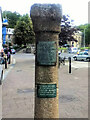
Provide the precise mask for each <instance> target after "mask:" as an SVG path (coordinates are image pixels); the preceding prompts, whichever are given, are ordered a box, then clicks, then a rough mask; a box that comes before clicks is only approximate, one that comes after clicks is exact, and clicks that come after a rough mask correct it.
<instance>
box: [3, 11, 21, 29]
mask: <svg viewBox="0 0 90 120" xmlns="http://www.w3.org/2000/svg"><path fill="white" fill-rule="evenodd" d="M20 17H21V15H20V14H19V13H17V12H13V13H12V12H10V11H4V12H3V13H2V18H7V20H8V28H14V27H15V25H16V22H17V20H19V19H20Z"/></svg>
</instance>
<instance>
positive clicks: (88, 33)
mask: <svg viewBox="0 0 90 120" xmlns="http://www.w3.org/2000/svg"><path fill="white" fill-rule="evenodd" d="M78 29H79V30H81V31H82V33H83V34H82V37H83V39H84V37H85V46H89V45H90V24H85V25H80V26H78Z"/></svg>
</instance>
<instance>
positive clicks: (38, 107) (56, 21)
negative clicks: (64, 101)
mask: <svg viewBox="0 0 90 120" xmlns="http://www.w3.org/2000/svg"><path fill="white" fill-rule="evenodd" d="M61 17H62V10H61V5H59V4H57V5H56V4H34V5H33V6H32V8H31V19H32V22H33V28H34V32H35V35H36V44H37V43H38V42H43V41H44V42H45V41H46V42H48V41H49V42H50V41H51V42H52V41H55V42H56V46H57V48H58V40H59V39H58V34H59V33H60V30H61V28H60V22H61ZM57 51H58V50H56V52H57ZM36 56H37V47H36ZM57 56H58V55H57ZM35 63H36V64H35V118H57V119H58V118H59V105H58V103H59V99H58V57H57V61H56V65H54V66H39V65H37V57H36V60H35ZM38 83H39V84H44V83H46V84H48V83H49V84H50V83H51V84H54V83H56V85H57V95H56V97H55V98H38V97H37V84H38Z"/></svg>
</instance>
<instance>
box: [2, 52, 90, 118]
mask: <svg viewBox="0 0 90 120" xmlns="http://www.w3.org/2000/svg"><path fill="white" fill-rule="evenodd" d="M22 58H24V59H22ZM15 59H16V64H15V66H11V67H10V69H9V72H8V74H7V75H6V77H5V79H4V81H3V85H2V91H3V93H2V101H3V102H2V116H3V118H33V117H34V79H35V72H34V71H35V65H34V56H33V55H29V54H17V55H16V56H15ZM58 71H59V112H60V113H59V114H60V118H87V117H88V63H87V62H80V61H79V62H76V61H74V62H72V73H71V74H69V73H68V62H67V63H66V64H65V65H61V66H60V68H59V70H58Z"/></svg>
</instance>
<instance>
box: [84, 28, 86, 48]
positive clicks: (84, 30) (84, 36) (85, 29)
mask: <svg viewBox="0 0 90 120" xmlns="http://www.w3.org/2000/svg"><path fill="white" fill-rule="evenodd" d="M85 30H86V28H84V48H85Z"/></svg>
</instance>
